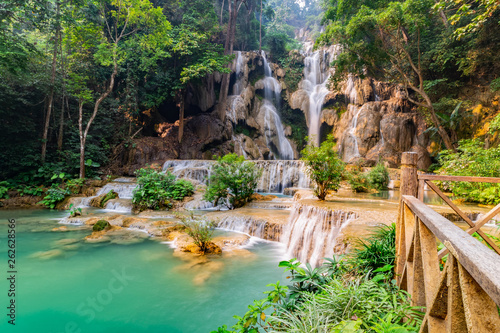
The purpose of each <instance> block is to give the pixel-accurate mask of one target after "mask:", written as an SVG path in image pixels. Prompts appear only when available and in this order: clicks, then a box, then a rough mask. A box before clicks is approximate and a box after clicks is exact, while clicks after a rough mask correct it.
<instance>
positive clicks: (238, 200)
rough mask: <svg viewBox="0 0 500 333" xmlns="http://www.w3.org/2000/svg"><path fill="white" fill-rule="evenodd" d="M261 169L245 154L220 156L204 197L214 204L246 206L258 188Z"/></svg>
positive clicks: (235, 206) (231, 206)
mask: <svg viewBox="0 0 500 333" xmlns="http://www.w3.org/2000/svg"><path fill="white" fill-rule="evenodd" d="M260 175H261V171H260V170H258V169H257V168H256V167H255V165H254V164H253V163H250V162H246V161H245V158H244V157H243V156H238V155H236V154H228V155H225V156H223V157H219V158H218V160H217V163H216V164H215V165H214V166H213V167H212V172H211V176H210V182H209V185H208V187H207V190H206V192H205V195H204V198H205V200H207V201H210V202H213V203H214V205H219V204H224V205H226V206H228V208H230V209H234V208H238V207H242V206H244V205H245V204H246V203H247V202H248V201H250V200H251V196H252V194H253V193H254V191H255V189H256V188H257V185H258V184H257V182H258V180H259V178H260Z"/></svg>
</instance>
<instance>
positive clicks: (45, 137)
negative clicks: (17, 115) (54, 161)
mask: <svg viewBox="0 0 500 333" xmlns="http://www.w3.org/2000/svg"><path fill="white" fill-rule="evenodd" d="M56 24H57V26H56V33H55V36H54V53H53V55H52V70H51V75H50V91H49V105H48V107H47V113H46V114H45V123H44V125H43V134H42V154H41V157H40V159H41V161H42V163H45V157H46V155H47V140H48V134H49V125H50V117H51V114H52V104H53V103H54V83H55V80H56V65H57V49H58V47H59V46H58V44H59V34H60V33H61V27H60V25H59V1H56Z"/></svg>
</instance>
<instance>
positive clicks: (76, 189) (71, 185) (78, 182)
mask: <svg viewBox="0 0 500 333" xmlns="http://www.w3.org/2000/svg"><path fill="white" fill-rule="evenodd" d="M84 182H85V179H83V178H77V179H69V180H68V181H67V182H66V187H67V188H68V190H69V191H70V192H71V193H72V194H78V193H80V190H81V188H82V186H83V183H84Z"/></svg>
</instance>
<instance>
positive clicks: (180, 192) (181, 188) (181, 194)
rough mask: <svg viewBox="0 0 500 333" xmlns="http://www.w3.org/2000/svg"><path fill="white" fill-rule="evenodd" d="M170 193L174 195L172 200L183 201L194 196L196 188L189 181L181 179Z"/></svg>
mask: <svg viewBox="0 0 500 333" xmlns="http://www.w3.org/2000/svg"><path fill="white" fill-rule="evenodd" d="M170 192H171V194H172V199H174V200H182V199H184V198H185V197H189V196H192V195H193V194H194V186H193V183H191V182H190V181H189V180H186V179H179V180H178V181H176V182H175V183H174V184H173V186H172V189H171V191H170Z"/></svg>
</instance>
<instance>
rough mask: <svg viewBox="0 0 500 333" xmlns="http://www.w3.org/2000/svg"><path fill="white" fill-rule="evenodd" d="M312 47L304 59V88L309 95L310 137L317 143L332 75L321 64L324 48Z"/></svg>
mask: <svg viewBox="0 0 500 333" xmlns="http://www.w3.org/2000/svg"><path fill="white" fill-rule="evenodd" d="M311 52H312V47H311V48H308V53H309V54H308V55H307V56H306V57H305V59H304V65H305V66H304V80H303V81H302V88H303V89H304V90H305V91H306V92H307V94H308V95H309V133H308V135H309V137H310V138H312V139H314V140H315V142H316V145H319V141H320V126H321V122H320V118H321V109H322V107H323V102H324V100H325V97H326V95H327V94H328V92H329V91H328V88H327V86H326V85H327V83H328V79H329V78H330V75H329V73H328V70H324V69H323V68H322V66H321V62H322V60H324V59H323V58H324V57H325V52H324V51H323V50H318V51H316V52H314V53H311Z"/></svg>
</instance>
